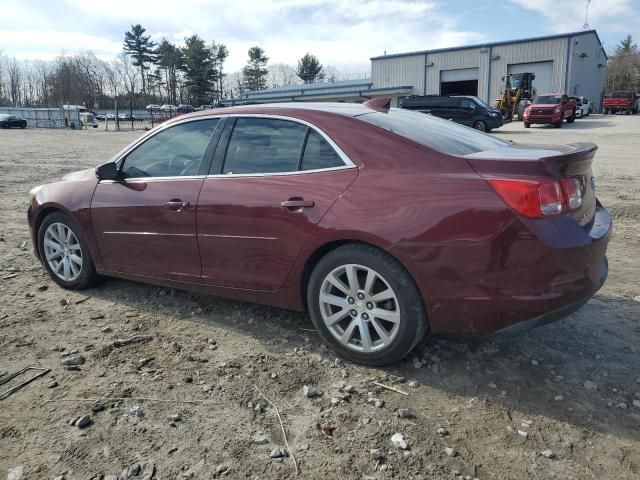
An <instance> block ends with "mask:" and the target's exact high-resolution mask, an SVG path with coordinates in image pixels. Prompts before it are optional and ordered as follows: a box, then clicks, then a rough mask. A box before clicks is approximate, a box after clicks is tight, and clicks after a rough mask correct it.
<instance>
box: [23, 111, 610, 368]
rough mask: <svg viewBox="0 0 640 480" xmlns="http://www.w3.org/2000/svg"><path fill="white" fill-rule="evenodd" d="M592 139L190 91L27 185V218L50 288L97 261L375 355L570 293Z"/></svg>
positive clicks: (588, 206)
mask: <svg viewBox="0 0 640 480" xmlns="http://www.w3.org/2000/svg"><path fill="white" fill-rule="evenodd" d="M377 105H381V104H380V103H377ZM595 151H596V146H595V145H593V144H575V145H568V146H539V145H538V146H536V145H517V144H513V143H507V142H504V141H502V140H499V139H497V138H494V137H492V136H489V135H487V134H483V133H480V132H477V131H475V130H472V129H470V128H467V127H463V126H460V125H456V124H454V123H452V122H448V121H445V120H440V119H438V118H435V117H432V116H430V115H425V114H422V113H415V112H411V111H407V110H401V109H394V108H391V109H389V108H384V106H382V107H379V106H376V103H375V102H374V103H373V104H372V103H369V104H368V105H367V104H365V105H357V104H330V103H323V104H277V105H263V106H250V107H236V108H228V109H219V110H208V111H204V112H198V113H194V114H190V115H186V116H182V117H179V118H177V119H175V120H173V121H170V122H167V123H165V124H163V125H162V126H160V127H158V128H156V129H154V130H152V131H150V132H149V133H148V134H146V135H145V136H143V137H142V138H140V139H139V140H137V141H136V142H134V143H133V144H131V145H130V146H128V147H127V148H125V149H124V150H123V151H122V152H120V153H119V154H118V155H116V157H114V158H113V159H112V160H111V161H110V162H109V163H106V164H104V165H102V166H100V167H98V168H97V169H96V170H95V171H94V170H86V171H82V172H77V173H72V174H69V175H66V176H65V177H63V178H62V179H61V180H60V181H58V182H55V183H51V184H47V185H43V186H40V187H36V188H34V189H33V190H32V191H31V205H30V207H29V223H30V226H31V231H32V237H33V243H34V245H35V246H36V248H35V250H36V254H37V255H38V256H39V257H40V259H41V260H42V263H43V265H44V267H45V268H46V269H47V271H48V272H49V274H50V275H51V277H52V278H53V280H55V281H56V282H57V283H58V284H59V285H61V286H63V287H65V288H71V289H78V288H84V287H87V286H89V285H91V284H92V283H93V282H94V281H95V280H96V278H97V277H98V275H106V276H114V277H122V278H128V279H132V280H139V281H144V282H149V283H154V284H159V285H165V286H168V287H175V288H184V289H191V290H198V291H203V292H208V293H211V294H215V295H219V296H224V297H230V298H235V299H240V300H249V301H255V302H260V303H264V304H269V305H274V306H278V307H283V308H289V309H296V310H307V311H308V312H309V314H310V315H311V318H312V320H313V322H314V324H315V326H316V328H317V330H318V332H319V334H320V335H321V337H322V338H323V339H324V340H325V341H326V342H327V343H328V344H329V345H330V346H331V347H332V348H334V349H335V350H336V351H337V352H339V353H340V354H341V355H343V356H344V357H347V358H349V359H352V360H354V361H358V362H363V363H368V364H372V365H381V364H388V363H392V362H396V361H398V360H399V359H401V358H402V357H404V356H405V355H406V354H407V353H408V352H410V351H411V349H412V348H413V347H414V346H415V345H416V344H417V343H418V341H419V340H420V339H421V338H422V337H423V335H424V334H425V333H426V332H431V333H443V332H447V333H462V332H489V331H495V330H503V329H519V328H527V327H531V326H534V325H539V324H543V323H546V322H548V321H551V320H554V319H558V318H561V317H564V316H566V315H568V314H569V313H571V312H573V311H574V310H576V309H577V308H578V307H580V306H581V305H582V304H584V303H585V302H586V301H587V300H588V299H589V298H590V297H591V296H592V295H593V294H594V293H595V292H596V291H597V290H598V289H599V288H600V287H601V286H602V284H603V283H604V281H605V278H606V276H607V260H606V256H605V253H606V248H607V243H608V241H609V236H610V233H611V229H612V222H611V218H610V216H609V214H608V212H607V211H606V210H605V209H604V208H603V207H602V205H601V204H600V203H599V202H598V200H597V199H596V195H595V179H594V177H593V174H592V171H591V164H592V160H593V157H594V153H595Z"/></svg>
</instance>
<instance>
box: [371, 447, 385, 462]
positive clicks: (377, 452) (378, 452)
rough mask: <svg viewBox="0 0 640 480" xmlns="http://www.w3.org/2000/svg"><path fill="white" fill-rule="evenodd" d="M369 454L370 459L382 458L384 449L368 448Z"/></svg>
mask: <svg viewBox="0 0 640 480" xmlns="http://www.w3.org/2000/svg"><path fill="white" fill-rule="evenodd" d="M369 455H370V456H371V460H384V457H385V455H384V450H383V449H381V448H372V449H371V450H369Z"/></svg>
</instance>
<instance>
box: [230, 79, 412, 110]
mask: <svg viewBox="0 0 640 480" xmlns="http://www.w3.org/2000/svg"><path fill="white" fill-rule="evenodd" d="M412 88H413V87H412V86H411V85H399V86H396V87H385V88H373V81H372V80H371V79H370V78H363V79H359V80H345V81H340V82H318V83H302V84H297V85H289V86H286V87H277V88H268V89H265V90H254V91H251V92H244V93H241V94H240V96H238V97H237V98H225V99H224V100H222V103H223V104H225V105H237V104H243V103H259V102H264V101H271V100H274V101H276V100H291V101H295V100H300V99H306V98H322V97H350V96H351V97H353V96H357V97H367V96H369V95H379V94H385V93H392V92H397V93H408V92H410V91H411V89H412Z"/></svg>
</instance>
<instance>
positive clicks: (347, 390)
mask: <svg viewBox="0 0 640 480" xmlns="http://www.w3.org/2000/svg"><path fill="white" fill-rule="evenodd" d="M343 390H344V392H345V393H355V391H356V387H354V386H353V385H347V386H346V387H344V388H343Z"/></svg>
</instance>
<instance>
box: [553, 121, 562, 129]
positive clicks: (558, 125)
mask: <svg viewBox="0 0 640 480" xmlns="http://www.w3.org/2000/svg"><path fill="white" fill-rule="evenodd" d="M553 125H554V126H555V127H556V128H562V119H560V121H559V122H557V123H554V124H553Z"/></svg>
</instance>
